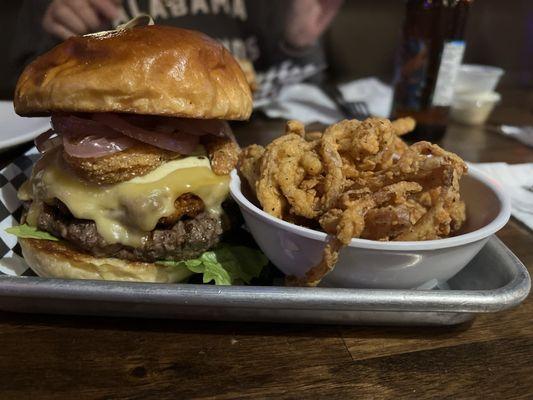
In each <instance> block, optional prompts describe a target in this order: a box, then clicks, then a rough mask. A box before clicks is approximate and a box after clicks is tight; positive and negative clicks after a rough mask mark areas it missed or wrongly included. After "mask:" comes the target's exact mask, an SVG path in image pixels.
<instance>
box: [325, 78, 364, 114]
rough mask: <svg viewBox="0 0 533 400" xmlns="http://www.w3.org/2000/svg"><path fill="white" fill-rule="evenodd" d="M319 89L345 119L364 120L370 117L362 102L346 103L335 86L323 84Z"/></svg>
mask: <svg viewBox="0 0 533 400" xmlns="http://www.w3.org/2000/svg"><path fill="white" fill-rule="evenodd" d="M320 89H322V91H323V92H324V93H325V94H326V95H327V96H328V97H329V98H330V99H331V101H333V103H335V105H336V106H337V109H338V110H339V111H340V112H341V113H342V114H343V115H344V117H345V118H347V119H358V120H364V119H367V118H368V117H369V116H370V111H369V110H368V105H367V104H366V102H364V101H348V100H346V99H345V98H344V95H343V94H342V92H341V91H340V90H339V88H338V87H337V85H335V84H333V83H324V84H322V85H320Z"/></svg>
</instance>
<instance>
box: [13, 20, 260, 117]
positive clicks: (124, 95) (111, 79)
mask: <svg viewBox="0 0 533 400" xmlns="http://www.w3.org/2000/svg"><path fill="white" fill-rule="evenodd" d="M14 104H15V111H16V112H17V113H18V114H19V115H22V116H33V115H47V114H50V113H52V112H124V113H136V114H151V115H165V116H173V117H185V118H204V119H208V118H217V119H227V120H244V119H248V118H249V116H250V114H251V112H252V96H251V93H250V88H249V86H248V83H247V81H246V77H245V75H244V73H243V72H242V70H241V68H240V67H239V64H238V63H237V61H236V60H235V59H234V58H233V56H232V55H231V54H230V53H229V51H227V50H226V49H225V48H224V47H223V46H222V45H221V44H220V43H218V42H217V41H215V40H213V39H211V38H209V37H208V36H206V35H204V34H202V33H199V32H195V31H190V30H186V29H178V28H173V27H169V26H159V25H152V26H142V27H136V28H132V29H123V30H119V31H111V32H106V33H102V34H98V35H93V36H77V37H72V38H70V39H68V40H66V41H65V42H63V43H62V44H60V45H58V46H56V47H55V48H53V49H52V50H50V51H49V52H47V53H45V54H43V55H42V56H40V57H38V58H37V59H36V60H34V61H33V62H32V63H31V64H29V65H28V66H27V67H26V69H25V70H24V72H23V73H22V75H21V76H20V78H19V81H18V83H17V86H16V89H15V99H14Z"/></svg>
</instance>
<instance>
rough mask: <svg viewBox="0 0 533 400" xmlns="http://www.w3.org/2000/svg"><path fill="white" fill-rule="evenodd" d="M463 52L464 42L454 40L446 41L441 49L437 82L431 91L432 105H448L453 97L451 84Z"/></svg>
mask: <svg viewBox="0 0 533 400" xmlns="http://www.w3.org/2000/svg"><path fill="white" fill-rule="evenodd" d="M464 52H465V42H464V41H462V40H454V41H451V42H447V43H446V44H445V45H444V49H443V50H442V57H441V61H440V67H439V73H438V75H437V83H436V84H435V91H434V92H433V100H432V102H431V103H432V105H434V106H449V105H450V104H451V102H452V97H453V85H454V83H455V77H456V76H457V72H458V71H459V67H460V65H461V61H462V60H463V54H464Z"/></svg>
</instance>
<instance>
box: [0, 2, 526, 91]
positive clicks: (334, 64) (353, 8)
mask: <svg viewBox="0 0 533 400" xmlns="http://www.w3.org/2000/svg"><path fill="white" fill-rule="evenodd" d="M21 3H22V2H21V1H19V0H3V1H2V12H1V14H0V27H1V29H2V34H1V35H0V54H3V55H4V57H3V60H4V61H3V62H2V64H0V76H1V77H2V79H0V96H1V97H2V98H11V97H12V91H13V87H14V84H15V82H14V81H15V80H16V75H17V73H16V72H15V71H16V70H17V69H16V66H14V65H10V64H9V63H8V62H7V61H6V59H7V57H6V55H7V54H8V51H9V47H10V45H11V43H12V41H13V35H14V34H15V33H14V32H15V30H16V27H17V17H18V12H19V8H20V4H21ZM47 3H48V0H42V3H41V6H40V7H42V8H43V9H44V8H45V6H46V4H47ZM403 13H404V2H403V1H402V0H379V1H375V0H346V1H345V3H344V5H343V7H342V9H341V11H340V12H339V15H338V16H337V18H336V20H335V21H334V23H333V24H332V27H331V28H330V30H329V32H327V34H326V36H325V45H326V50H327V53H328V59H329V64H330V73H331V74H332V75H333V76H334V77H336V78H337V79H338V80H340V81H346V80H351V79H355V78H361V77H366V76H378V77H380V78H381V79H382V80H383V81H384V82H386V83H391V81H392V75H393V68H394V58H395V53H396V47H397V45H398V42H399V39H400V31H401V25H402V22H403ZM35 23H36V24H37V23H38V22H37V21H36V22H35ZM19 32H20V30H19ZM28 40H30V39H29V38H28ZM466 40H467V47H466V53H465V62H468V63H479V64H487V65H496V66H499V67H502V68H503V69H504V70H505V75H504V77H503V78H502V81H501V83H500V88H516V87H522V88H524V87H527V88H533V1H531V0H474V2H473V5H472V8H471V14H470V16H469V20H468V25H467V34H466ZM28 46H30V44H29V43H28Z"/></svg>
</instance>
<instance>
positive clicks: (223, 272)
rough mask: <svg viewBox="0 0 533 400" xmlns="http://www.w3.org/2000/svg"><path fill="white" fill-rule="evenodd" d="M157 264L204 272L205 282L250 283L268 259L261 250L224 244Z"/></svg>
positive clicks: (225, 283)
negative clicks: (195, 254) (198, 254)
mask: <svg viewBox="0 0 533 400" xmlns="http://www.w3.org/2000/svg"><path fill="white" fill-rule="evenodd" d="M157 264H161V265H166V266H169V267H185V268H187V269H189V270H190V271H192V272H194V273H197V274H203V282H204V283H208V282H211V281H214V282H215V285H234V284H239V283H250V281H251V280H252V279H253V278H256V277H258V276H259V275H260V274H261V270H262V269H263V267H264V266H265V265H267V264H268V259H267V258H266V257H265V255H264V254H263V253H261V252H260V251H259V250H255V249H251V248H249V247H244V246H232V245H229V244H222V245H219V246H217V247H216V248H215V249H213V250H211V251H206V252H205V253H203V254H202V255H201V256H200V257H198V258H195V259H192V260H186V261H158V262H157Z"/></svg>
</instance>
